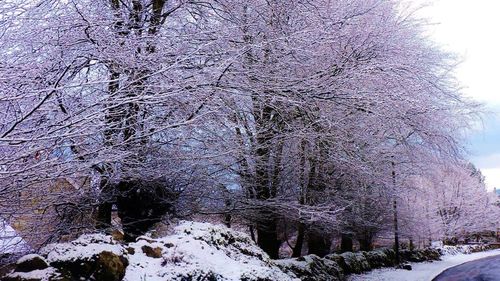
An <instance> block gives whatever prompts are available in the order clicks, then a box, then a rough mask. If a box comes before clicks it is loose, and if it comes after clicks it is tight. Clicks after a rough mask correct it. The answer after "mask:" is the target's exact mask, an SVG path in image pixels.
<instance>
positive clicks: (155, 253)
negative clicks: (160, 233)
mask: <svg viewBox="0 0 500 281" xmlns="http://www.w3.org/2000/svg"><path fill="white" fill-rule="evenodd" d="M141 249H142V252H143V253H144V254H146V256H148V257H150V258H155V259H159V258H161V254H162V250H161V248H160V247H156V248H152V247H150V246H147V245H144V246H142V247H141Z"/></svg>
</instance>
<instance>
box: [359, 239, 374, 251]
mask: <svg viewBox="0 0 500 281" xmlns="http://www.w3.org/2000/svg"><path fill="white" fill-rule="evenodd" d="M372 240H373V239H372V238H371V237H364V238H362V239H358V242H359V250H360V251H366V252H369V251H372V250H373V241H372Z"/></svg>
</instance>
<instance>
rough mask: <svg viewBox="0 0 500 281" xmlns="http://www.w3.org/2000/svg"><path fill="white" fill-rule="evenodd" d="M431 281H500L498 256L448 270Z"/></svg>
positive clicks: (499, 259) (499, 257)
mask: <svg viewBox="0 0 500 281" xmlns="http://www.w3.org/2000/svg"><path fill="white" fill-rule="evenodd" d="M432 281H500V255H499V256H493V257H488V258H483V259H479V260H475V261H470V262H466V263H464V264H461V265H457V266H455V267H452V268H449V269H447V270H445V271H443V272H442V273H441V274H439V275H438V276H437V277H436V278H434V279H433V280H432Z"/></svg>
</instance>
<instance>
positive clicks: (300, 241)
mask: <svg viewBox="0 0 500 281" xmlns="http://www.w3.org/2000/svg"><path fill="white" fill-rule="evenodd" d="M304 236H305V225H304V224H303V223H299V227H298V230H297V242H295V247H293V253H292V258H298V257H300V256H302V247H303V245H304Z"/></svg>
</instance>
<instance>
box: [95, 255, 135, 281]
mask: <svg viewBox="0 0 500 281" xmlns="http://www.w3.org/2000/svg"><path fill="white" fill-rule="evenodd" d="M127 265H128V261H127V259H125V258H123V257H121V256H117V255H115V254H113V253H111V252H102V253H101V254H99V257H98V258H97V261H96V267H97V268H96V271H95V273H94V277H95V279H96V280H102V281H107V280H109V281H114V280H116V281H118V280H122V279H123V277H124V276H125V269H126V267H127Z"/></svg>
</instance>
